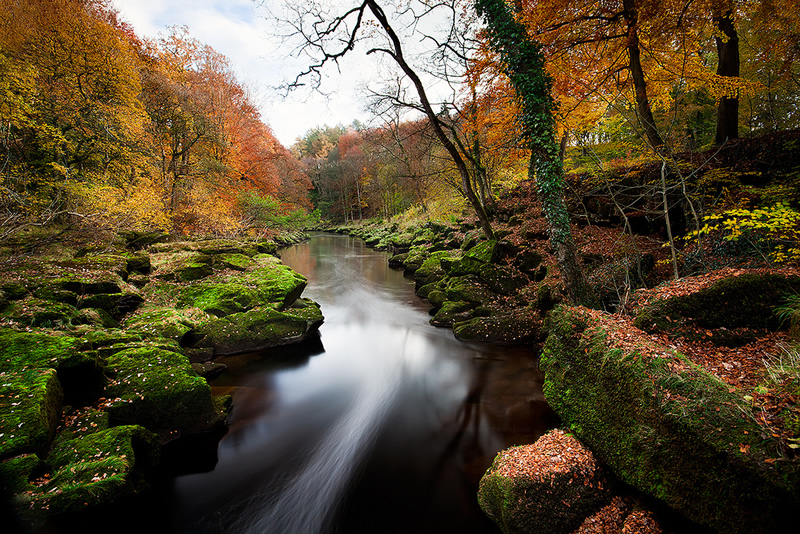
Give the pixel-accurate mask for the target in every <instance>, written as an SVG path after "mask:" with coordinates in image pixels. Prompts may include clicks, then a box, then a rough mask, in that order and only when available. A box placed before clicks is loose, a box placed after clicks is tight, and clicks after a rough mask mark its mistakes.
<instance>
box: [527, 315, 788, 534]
mask: <svg viewBox="0 0 800 534" xmlns="http://www.w3.org/2000/svg"><path fill="white" fill-rule="evenodd" d="M549 323H550V324H549V327H550V334H549V335H548V337H547V341H546V343H545V348H544V352H543V354H542V357H541V368H542V370H543V371H544V372H545V384H544V393H545V396H546V398H547V401H548V403H549V404H550V406H551V407H552V408H553V410H554V411H555V412H556V413H557V414H558V415H559V416H560V417H561V419H562V420H563V421H564V423H565V424H567V425H568V426H569V427H570V428H571V429H572V431H573V432H575V434H576V436H577V437H578V438H579V439H580V440H581V441H582V442H583V443H585V444H586V445H587V446H588V447H589V448H591V450H592V451H593V452H594V453H595V455H597V457H598V458H599V459H600V460H601V461H603V462H604V463H605V464H606V465H607V466H608V468H609V469H610V470H611V471H613V472H614V474H615V475H616V476H617V477H618V478H619V479H621V480H622V481H623V482H625V483H626V484H629V485H631V486H633V487H635V488H636V489H638V490H639V491H642V492H644V493H646V494H648V495H651V496H653V497H656V498H657V499H659V500H661V501H663V502H664V503H666V504H667V505H669V506H670V507H672V508H674V509H675V510H677V511H679V512H680V513H682V514H684V515H685V516H686V517H688V518H689V519H691V520H693V521H695V522H697V523H700V524H703V525H707V526H709V527H711V528H713V529H715V530H717V531H719V532H731V533H739V532H741V533H745V532H747V533H760V532H764V533H766V532H783V531H787V530H791V529H793V528H794V526H796V512H795V511H796V510H798V509H800V466H799V464H798V460H796V459H790V458H778V459H776V458H774V456H775V454H776V451H778V450H780V446H779V443H778V441H777V440H776V439H775V438H774V437H772V436H770V435H769V434H767V433H765V429H764V428H762V427H761V426H759V425H758V424H757V423H756V422H755V418H754V417H753V415H751V413H752V412H751V407H750V405H749V404H748V403H747V402H746V401H744V400H743V399H742V397H743V396H744V395H743V393H742V392H737V391H735V390H731V389H730V387H729V386H728V385H726V384H724V383H722V382H721V381H719V380H718V379H717V378H716V377H713V376H711V375H709V374H708V373H707V372H706V371H705V370H703V369H701V368H699V367H697V366H695V365H694V364H692V363H691V362H690V361H689V360H688V359H687V358H685V357H684V356H683V355H681V354H680V353H677V352H676V351H673V350H670V349H669V348H667V347H664V346H661V345H658V344H656V343H654V342H650V341H647V340H646V338H644V337H643V338H642V341H641V342H640V344H639V345H638V348H636V349H633V348H630V344H624V345H618V344H617V343H618V342H617V340H618V339H619V340H622V339H628V338H627V337H626V334H630V333H631V327H630V326H628V325H626V324H619V323H617V322H615V321H613V320H611V319H610V316H607V315H602V314H598V313H596V312H595V313H592V312H589V311H587V310H585V309H583V308H567V307H561V308H557V309H556V310H554V311H553V312H552V313H551V315H550V322H549Z"/></svg>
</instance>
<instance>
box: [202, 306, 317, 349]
mask: <svg viewBox="0 0 800 534" xmlns="http://www.w3.org/2000/svg"><path fill="white" fill-rule="evenodd" d="M322 320H323V317H322V313H321V312H320V309H319V306H318V305H317V304H315V303H310V301H309V303H308V304H307V305H306V306H305V307H304V308H302V309H295V308H292V309H289V310H286V311H284V312H281V311H278V310H274V309H272V308H256V309H253V310H248V311H246V312H242V313H234V314H231V315H228V316H225V317H220V318H218V319H213V320H211V321H207V322H205V323H203V324H200V325H198V326H197V328H196V329H195V330H194V331H193V332H192V333H191V334H190V336H191V337H192V338H193V342H192V346H193V347H196V348H208V347H210V348H213V349H214V354H215V355H230V354H239V353H242V352H253V351H258V350H264V349H268V348H271V347H276V346H279V345H288V344H291V343H298V342H301V341H304V340H305V339H307V338H308V337H309V336H310V335H311V334H312V333H314V332H316V330H317V329H318V328H319V325H320V324H322Z"/></svg>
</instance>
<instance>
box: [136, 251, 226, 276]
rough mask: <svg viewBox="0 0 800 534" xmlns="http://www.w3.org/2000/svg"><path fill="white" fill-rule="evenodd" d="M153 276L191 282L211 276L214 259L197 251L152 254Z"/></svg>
mask: <svg viewBox="0 0 800 534" xmlns="http://www.w3.org/2000/svg"><path fill="white" fill-rule="evenodd" d="M151 261H152V264H153V273H152V276H154V277H156V278H159V279H161V280H168V281H175V282H191V281H192V280H200V279H201V278H205V277H206V276H210V275H211V274H212V273H213V272H214V269H213V266H212V264H213V261H214V260H213V258H212V257H211V256H209V255H208V254H204V253H202V252H199V251H196V250H178V251H175V252H158V253H153V254H151Z"/></svg>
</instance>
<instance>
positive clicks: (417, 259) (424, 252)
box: [403, 246, 430, 273]
mask: <svg viewBox="0 0 800 534" xmlns="http://www.w3.org/2000/svg"><path fill="white" fill-rule="evenodd" d="M429 255H430V252H429V251H428V249H427V248H426V247H423V246H419V247H411V250H409V251H408V255H407V256H406V258H405V260H404V261H403V268H404V269H405V270H406V271H408V272H410V273H413V272H415V271H416V270H417V269H419V268H420V267H422V264H423V263H424V262H425V260H426V259H428V256H429Z"/></svg>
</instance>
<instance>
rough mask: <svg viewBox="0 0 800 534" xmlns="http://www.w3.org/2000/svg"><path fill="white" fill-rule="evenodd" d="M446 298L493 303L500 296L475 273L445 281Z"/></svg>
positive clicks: (477, 302) (476, 302)
mask: <svg viewBox="0 0 800 534" xmlns="http://www.w3.org/2000/svg"><path fill="white" fill-rule="evenodd" d="M445 294H446V295H447V300H451V301H466V302H472V303H474V304H493V303H495V302H497V301H498V299H499V298H500V296H499V295H498V294H497V293H495V292H494V291H492V290H491V289H489V288H488V287H486V286H485V285H484V284H483V283H482V282H481V281H480V279H478V277H477V276H475V275H467V276H459V277H454V278H451V279H450V280H449V282H448V283H447V289H446V290H445Z"/></svg>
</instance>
